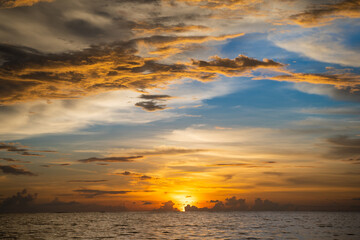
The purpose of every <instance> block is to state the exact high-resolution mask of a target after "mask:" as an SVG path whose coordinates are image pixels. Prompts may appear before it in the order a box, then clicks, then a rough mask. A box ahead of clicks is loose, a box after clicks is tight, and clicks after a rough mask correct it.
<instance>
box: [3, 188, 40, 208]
mask: <svg viewBox="0 0 360 240" xmlns="http://www.w3.org/2000/svg"><path fill="white" fill-rule="evenodd" d="M36 197H37V194H36V193H35V194H30V193H27V190H26V189H24V190H22V191H21V192H18V193H16V194H15V195H13V196H11V197H8V198H5V199H4V201H3V202H2V203H1V204H0V212H24V211H27V210H28V209H29V207H30V205H31V204H32V203H33V202H34V201H35V199H36Z"/></svg>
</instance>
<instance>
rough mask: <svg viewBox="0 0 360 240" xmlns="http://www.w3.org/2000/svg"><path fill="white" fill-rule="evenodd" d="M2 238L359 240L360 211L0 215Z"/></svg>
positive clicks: (0, 233) (0, 235) (0, 236)
mask: <svg viewBox="0 0 360 240" xmlns="http://www.w3.org/2000/svg"><path fill="white" fill-rule="evenodd" d="M0 239H306V240H309V239H321V240H330V239H356V240H358V239H360V213H346V212H178V213H156V212H121V213H36V214H0Z"/></svg>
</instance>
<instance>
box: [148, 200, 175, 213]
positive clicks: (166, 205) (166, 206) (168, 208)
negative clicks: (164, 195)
mask: <svg viewBox="0 0 360 240" xmlns="http://www.w3.org/2000/svg"><path fill="white" fill-rule="evenodd" d="M162 204H163V205H162V206H161V207H160V208H158V209H154V210H155V211H159V212H178V211H179V209H177V208H174V206H175V203H173V202H172V201H167V202H163V203H162Z"/></svg>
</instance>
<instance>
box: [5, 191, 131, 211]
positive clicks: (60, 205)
mask: <svg viewBox="0 0 360 240" xmlns="http://www.w3.org/2000/svg"><path fill="white" fill-rule="evenodd" d="M63 195H65V196H72V195H69V194H63ZM36 198H37V194H36V193H35V194H30V193H27V190H26V189H24V190H23V191H21V192H18V193H17V194H15V195H14V196H12V197H8V198H5V199H4V201H3V202H2V203H1V204H0V212H1V213H23V212H31V213H36V212H47V213H49V212H72V213H74V212H100V211H101V212H104V211H106V212H116V211H125V210H126V208H125V207H124V206H102V205H97V204H83V203H79V202H75V201H71V202H64V201H60V200H59V199H58V198H55V199H54V200H52V201H51V202H46V203H41V204H39V203H35V200H36Z"/></svg>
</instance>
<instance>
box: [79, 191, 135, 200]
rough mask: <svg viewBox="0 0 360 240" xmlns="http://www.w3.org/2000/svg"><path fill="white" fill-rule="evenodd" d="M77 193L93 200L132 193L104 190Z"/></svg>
mask: <svg viewBox="0 0 360 240" xmlns="http://www.w3.org/2000/svg"><path fill="white" fill-rule="evenodd" d="M73 191H74V192H76V193H80V194H81V195H84V196H85V197H87V198H93V197H96V196H100V195H119V194H127V193H129V192H132V191H104V190H94V189H77V190H73Z"/></svg>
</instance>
